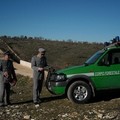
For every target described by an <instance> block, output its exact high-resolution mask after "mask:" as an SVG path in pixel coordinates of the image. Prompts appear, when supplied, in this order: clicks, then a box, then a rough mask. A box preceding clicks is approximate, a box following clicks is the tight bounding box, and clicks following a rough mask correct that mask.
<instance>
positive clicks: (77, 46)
mask: <svg viewBox="0 0 120 120" xmlns="http://www.w3.org/2000/svg"><path fill="white" fill-rule="evenodd" d="M4 39H5V38H4ZM5 40H6V42H7V44H8V45H9V46H10V47H11V48H12V49H13V50H14V51H15V52H16V53H17V54H18V55H19V56H20V57H21V59H23V60H26V61H29V62H30V61H31V57H32V56H33V55H35V54H37V52H38V48H39V47H43V48H45V49H46V51H47V53H46V56H47V60H48V64H49V65H50V66H54V67H56V68H64V67H65V66H66V65H69V66H73V65H80V64H83V63H84V62H85V61H86V59H88V58H89V57H90V56H91V55H92V54H93V53H95V52H96V51H98V50H100V49H102V48H103V44H98V43H88V42H78V43H77V42H72V41H69V42H66V41H50V40H37V39H24V40H23V39H20V38H19V39H13V38H9V39H8V38H6V39H5ZM0 47H1V48H2V49H3V50H4V51H5V50H6V49H7V48H6V47H5V46H4V45H2V42H0Z"/></svg>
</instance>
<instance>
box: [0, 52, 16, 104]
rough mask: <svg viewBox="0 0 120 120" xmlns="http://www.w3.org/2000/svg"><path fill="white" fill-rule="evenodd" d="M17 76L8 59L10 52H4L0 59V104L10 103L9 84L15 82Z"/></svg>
mask: <svg viewBox="0 0 120 120" xmlns="http://www.w3.org/2000/svg"><path fill="white" fill-rule="evenodd" d="M16 81H17V78H16V74H15V70H14V67H13V62H12V61H11V60H10V52H9V51H7V52H5V53H4V58H3V60H0V106H4V105H9V104H10V84H11V83H12V84H13V86H14V85H15V84H16Z"/></svg>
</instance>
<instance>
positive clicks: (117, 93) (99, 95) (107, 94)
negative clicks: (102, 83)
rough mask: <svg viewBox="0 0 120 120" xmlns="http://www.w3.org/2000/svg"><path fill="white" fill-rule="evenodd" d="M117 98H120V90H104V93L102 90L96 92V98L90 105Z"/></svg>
mask: <svg viewBox="0 0 120 120" xmlns="http://www.w3.org/2000/svg"><path fill="white" fill-rule="evenodd" d="M116 98H120V89H115V90H104V91H103V90H102V91H97V92H96V96H95V97H94V98H93V99H92V100H91V101H90V103H95V102H100V101H110V100H112V99H116Z"/></svg>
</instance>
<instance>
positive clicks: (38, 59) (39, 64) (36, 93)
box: [31, 48, 47, 104]
mask: <svg viewBox="0 0 120 120" xmlns="http://www.w3.org/2000/svg"><path fill="white" fill-rule="evenodd" d="M45 52H46V51H45V49H43V48H39V50H38V54H37V55H36V56H33V57H32V60H31V67H32V69H33V102H34V104H39V103H40V102H41V100H40V93H41V90H42V83H43V80H44V68H45V67H46V66H47V61H46V57H45Z"/></svg>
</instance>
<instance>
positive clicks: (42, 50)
mask: <svg viewBox="0 0 120 120" xmlns="http://www.w3.org/2000/svg"><path fill="white" fill-rule="evenodd" d="M38 51H39V52H45V51H46V50H45V49H44V48H39V49H38Z"/></svg>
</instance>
